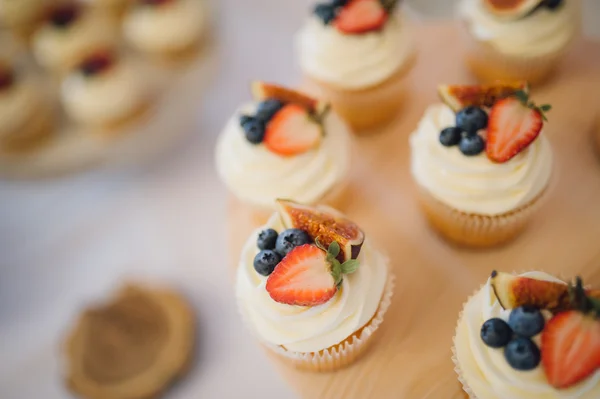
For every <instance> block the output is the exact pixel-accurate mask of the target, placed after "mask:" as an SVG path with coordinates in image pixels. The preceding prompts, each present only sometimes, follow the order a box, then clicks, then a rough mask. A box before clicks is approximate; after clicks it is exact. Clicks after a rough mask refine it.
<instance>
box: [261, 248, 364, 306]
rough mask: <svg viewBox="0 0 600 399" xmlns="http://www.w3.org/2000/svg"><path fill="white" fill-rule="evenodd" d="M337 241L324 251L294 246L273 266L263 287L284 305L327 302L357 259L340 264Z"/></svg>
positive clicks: (355, 265)
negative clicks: (273, 268)
mask: <svg viewBox="0 0 600 399" xmlns="http://www.w3.org/2000/svg"><path fill="white" fill-rule="evenodd" d="M339 251H340V247H339V245H337V243H334V244H331V245H330V246H329V249H328V250H327V251H325V250H324V249H323V248H322V247H319V246H317V245H312V244H306V245H302V246H299V247H296V248H294V249H293V250H292V251H291V252H290V253H289V254H287V256H286V257H285V258H283V260H282V261H281V262H280V263H279V264H278V265H277V266H276V267H275V270H274V271H273V273H272V274H271V275H270V276H269V278H268V279H267V284H266V290H267V292H268V293H269V295H270V296H271V298H272V299H273V300H274V301H275V302H279V303H284V304H287V305H298V306H316V305H320V304H323V303H325V302H327V301H329V300H330V299H331V298H332V297H333V296H334V295H335V293H336V292H337V289H338V287H339V285H340V284H341V282H342V279H343V275H344V274H350V273H354V272H355V271H356V270H357V269H358V266H359V265H358V261H356V260H350V261H348V262H345V263H343V264H340V262H338V260H337V259H336V256H337V255H338V253H339Z"/></svg>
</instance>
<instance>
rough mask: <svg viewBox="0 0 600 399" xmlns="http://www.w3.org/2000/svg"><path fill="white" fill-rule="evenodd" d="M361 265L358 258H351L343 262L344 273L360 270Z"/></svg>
mask: <svg viewBox="0 0 600 399" xmlns="http://www.w3.org/2000/svg"><path fill="white" fill-rule="evenodd" d="M359 266H360V262H359V261H358V260H356V259H350V260H347V261H346V262H344V263H342V273H344V274H352V273H354V272H355V271H357V270H358V267H359Z"/></svg>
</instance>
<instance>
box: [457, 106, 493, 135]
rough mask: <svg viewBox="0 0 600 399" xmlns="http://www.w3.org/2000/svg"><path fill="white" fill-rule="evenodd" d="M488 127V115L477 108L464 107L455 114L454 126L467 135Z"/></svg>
mask: <svg viewBox="0 0 600 399" xmlns="http://www.w3.org/2000/svg"><path fill="white" fill-rule="evenodd" d="M487 125H488V114H487V113H486V112H485V111H484V110H482V109H481V108H479V107H471V106H469V107H465V108H463V109H461V110H460V111H458V113H457V114H456V126H457V127H458V128H460V129H461V130H463V131H465V132H467V133H476V132H477V131H478V130H480V129H485V128H486V127H487Z"/></svg>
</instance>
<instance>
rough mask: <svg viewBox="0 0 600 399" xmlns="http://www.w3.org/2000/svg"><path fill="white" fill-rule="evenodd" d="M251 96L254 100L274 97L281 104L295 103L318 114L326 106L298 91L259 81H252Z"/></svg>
mask: <svg viewBox="0 0 600 399" xmlns="http://www.w3.org/2000/svg"><path fill="white" fill-rule="evenodd" d="M252 96H253V97H254V99H255V100H256V101H265V100H269V99H276V100H279V101H281V102H282V103H283V104H297V105H300V106H301V107H302V108H305V109H307V110H308V111H309V112H310V113H313V114H320V113H321V112H322V111H323V110H324V109H325V108H326V106H327V105H326V103H321V102H319V101H318V100H316V99H314V98H312V97H309V96H307V95H306V94H303V93H300V92H299V91H295V90H292V89H288V88H285V87H282V86H278V85H276V84H272V83H266V82H261V81H255V82H253V83H252Z"/></svg>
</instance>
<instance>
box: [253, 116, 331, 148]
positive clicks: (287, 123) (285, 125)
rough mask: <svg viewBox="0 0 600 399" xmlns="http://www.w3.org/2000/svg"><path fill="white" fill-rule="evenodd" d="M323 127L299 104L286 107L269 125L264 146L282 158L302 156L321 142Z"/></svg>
mask: <svg viewBox="0 0 600 399" xmlns="http://www.w3.org/2000/svg"><path fill="white" fill-rule="evenodd" d="M321 135H322V132H321V125H319V124H318V123H317V122H316V121H314V120H313V119H311V118H310V116H309V113H308V111H307V110H306V109H305V108H303V107H301V106H300V105H297V104H288V105H286V106H284V107H283V108H282V109H281V110H279V112H277V113H276V114H275V116H274V117H273V118H272V119H271V121H270V122H269V124H268V125H267V130H266V132H265V138H264V144H265V146H266V147H267V148H268V149H269V150H270V151H272V152H274V153H276V154H279V155H281V156H293V155H297V154H302V153H304V152H307V151H309V150H311V149H313V148H315V147H316V146H317V145H318V144H319V142H320V141H321Z"/></svg>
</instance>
